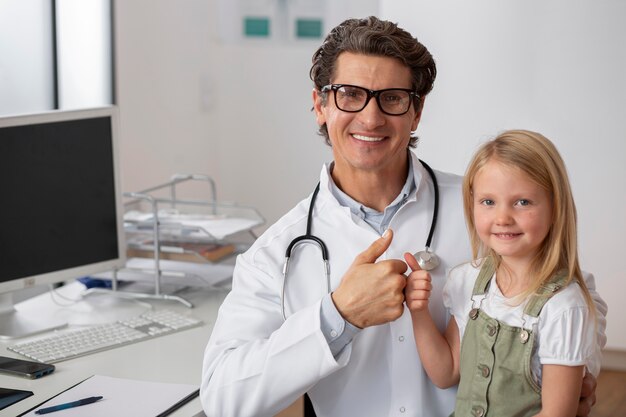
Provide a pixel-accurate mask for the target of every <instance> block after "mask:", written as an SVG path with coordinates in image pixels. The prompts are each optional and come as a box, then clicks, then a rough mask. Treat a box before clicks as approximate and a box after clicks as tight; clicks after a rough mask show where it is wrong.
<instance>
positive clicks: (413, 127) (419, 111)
mask: <svg viewBox="0 0 626 417" xmlns="http://www.w3.org/2000/svg"><path fill="white" fill-rule="evenodd" d="M425 100H426V97H422V98H421V99H420V101H419V103H418V105H417V109H416V110H417V111H416V112H415V118H414V119H413V123H412V124H411V132H415V131H416V130H417V125H419V123H420V119H421V118H422V110H423V109H424V101H425Z"/></svg>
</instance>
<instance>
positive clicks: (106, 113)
mask: <svg viewBox="0 0 626 417" xmlns="http://www.w3.org/2000/svg"><path fill="white" fill-rule="evenodd" d="M117 133H118V113H117V108H116V107H106V108H99V109H88V110H77V111H51V112H46V113H41V114H30V115H19V116H10V117H0V225H1V226H0V227H1V229H0V338H13V337H23V336H27V335H31V334H35V333H39V332H42V331H46V330H50V329H53V328H58V327H62V326H63V325H65V323H60V322H52V323H49V322H47V320H46V317H44V316H43V315H41V314H39V315H37V316H29V315H28V314H27V313H26V312H24V311H20V309H19V306H17V307H18V308H17V309H16V308H15V306H14V305H13V297H12V294H11V293H12V292H14V291H17V290H20V289H24V288H30V287H34V286H38V285H42V284H54V283H59V282H65V281H68V280H72V279H75V278H79V277H83V276H88V275H90V274H94V273H98V272H102V271H106V270H112V269H114V268H118V267H123V266H124V263H125V248H124V232H123V212H122V192H121V190H120V177H119V158H118V149H117V146H118V144H117Z"/></svg>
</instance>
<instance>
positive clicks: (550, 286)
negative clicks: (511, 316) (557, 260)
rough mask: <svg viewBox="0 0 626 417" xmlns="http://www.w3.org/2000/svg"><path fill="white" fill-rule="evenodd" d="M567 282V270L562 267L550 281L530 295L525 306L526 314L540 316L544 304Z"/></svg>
mask: <svg viewBox="0 0 626 417" xmlns="http://www.w3.org/2000/svg"><path fill="white" fill-rule="evenodd" d="M566 282H567V270H565V269H562V270H560V271H558V272H557V273H556V274H554V275H553V276H552V278H550V279H549V280H548V282H546V283H544V284H543V285H542V286H541V287H539V289H538V290H537V292H536V293H535V294H533V295H532V296H530V298H529V299H528V303H527V304H526V307H525V308H524V314H527V315H529V316H531V317H538V316H539V313H541V309H542V308H543V306H544V304H545V303H547V302H548V300H549V299H550V297H552V296H553V295H554V294H556V293H557V292H558V291H559V290H560V289H561V288H563V287H564V286H565V284H566Z"/></svg>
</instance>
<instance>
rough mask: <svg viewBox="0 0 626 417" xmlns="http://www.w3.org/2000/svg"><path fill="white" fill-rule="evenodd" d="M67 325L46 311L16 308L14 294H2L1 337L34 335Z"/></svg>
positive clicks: (0, 312)
mask: <svg viewBox="0 0 626 417" xmlns="http://www.w3.org/2000/svg"><path fill="white" fill-rule="evenodd" d="M66 325H67V323H66V322H64V321H59V320H58V319H53V318H49V317H46V315H45V313H37V312H34V311H19V310H16V309H15V306H14V305H13V294H12V293H5V294H0V339H16V338H19V337H26V336H32V335H35V334H38V333H43V332H48V331H51V330H54V329H59V328H61V327H65V326H66Z"/></svg>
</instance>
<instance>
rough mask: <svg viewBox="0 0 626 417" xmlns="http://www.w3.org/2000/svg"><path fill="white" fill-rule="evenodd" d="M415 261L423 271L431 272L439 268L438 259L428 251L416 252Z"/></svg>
mask: <svg viewBox="0 0 626 417" xmlns="http://www.w3.org/2000/svg"><path fill="white" fill-rule="evenodd" d="M415 259H417V263H418V264H419V265H420V268H422V269H423V270H424V271H431V270H433V269H435V268H437V267H438V266H439V258H438V257H437V255H435V254H434V253H433V252H430V251H429V250H428V249H426V250H423V251H419V252H417V253H416V254H415Z"/></svg>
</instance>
